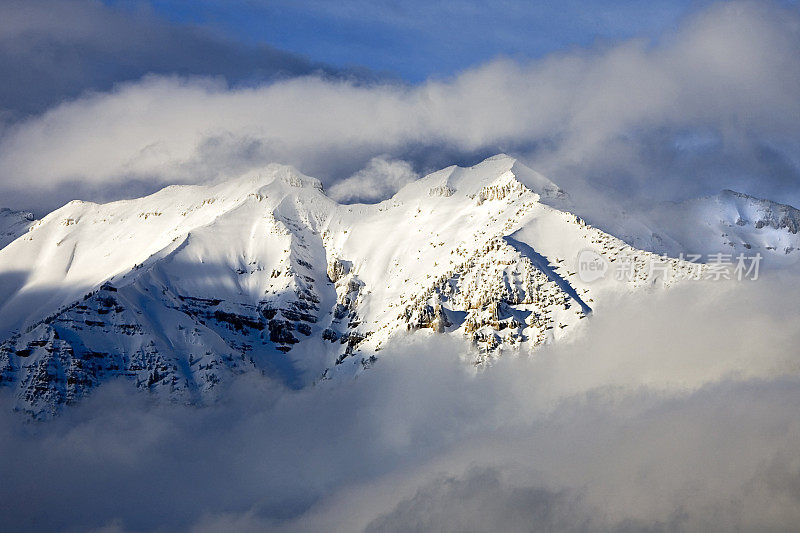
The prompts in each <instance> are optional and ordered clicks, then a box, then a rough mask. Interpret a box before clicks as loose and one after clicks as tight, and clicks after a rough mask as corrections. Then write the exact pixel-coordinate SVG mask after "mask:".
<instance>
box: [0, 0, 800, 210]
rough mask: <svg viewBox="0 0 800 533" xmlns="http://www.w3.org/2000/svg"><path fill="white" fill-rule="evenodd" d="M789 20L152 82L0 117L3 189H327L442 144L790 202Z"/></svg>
mask: <svg viewBox="0 0 800 533" xmlns="http://www.w3.org/2000/svg"><path fill="white" fill-rule="evenodd" d="M798 28H800V17H798V14H797V11H796V10H793V9H789V8H784V7H777V6H776V5H773V4H769V3H724V4H719V5H715V6H713V7H711V8H710V9H709V10H707V11H705V12H703V13H701V14H699V15H697V16H695V17H694V18H692V19H690V20H688V21H686V23H685V24H684V25H683V26H682V27H681V28H680V29H679V30H678V31H676V32H675V33H673V34H669V35H665V36H663V37H662V39H661V40H660V41H659V42H658V43H656V44H652V43H648V42H644V41H639V40H633V41H628V42H623V43H620V44H617V45H613V46H607V47H599V48H597V49H594V50H579V51H575V52H570V53H562V54H555V55H552V56H548V57H546V58H544V59H542V60H539V61H534V62H531V63H525V64H520V63H515V62H511V61H506V60H498V61H495V62H492V63H489V64H487V65H484V66H482V67H479V68H476V69H473V70H470V71H467V72H464V73H462V74H461V75H459V76H457V77H456V78H454V79H452V80H447V81H431V82H428V83H425V84H422V85H420V86H415V87H407V86H401V85H392V84H372V85H370V84H354V83H349V82H344V81H329V80H323V79H320V78H315V77H308V78H297V79H293V80H288V81H282V82H278V83H274V84H270V85H264V86H260V87H255V88H229V87H227V86H226V85H224V84H223V83H220V82H215V81H209V80H197V79H180V78H174V77H173V78H158V77H149V78H146V79H144V80H142V81H140V82H137V83H131V84H126V85H122V86H119V87H118V88H117V89H116V90H114V91H112V92H111V93H101V94H95V95H90V96H87V97H84V98H82V99H79V100H77V101H74V102H70V103H66V104H63V105H61V106H59V107H57V108H54V109H52V110H50V111H48V112H47V113H45V114H43V115H42V116H40V117H36V118H33V119H31V120H29V121H27V122H23V123H20V124H17V125H15V126H13V127H11V128H10V129H9V130H8V131H6V133H5V135H4V136H3V138H2V140H0V179H1V180H2V188H3V189H5V190H6V191H9V192H8V194H11V193H13V192H14V191H20V190H28V189H30V188H31V187H34V188H42V189H45V190H47V189H48V188H52V187H54V186H58V185H62V186H63V185H64V184H66V183H70V182H75V181H77V182H80V183H84V184H90V185H91V184H93V185H94V186H97V187H101V186H102V187H106V188H108V187H110V186H113V185H112V184H119V183H121V182H126V180H130V179H133V178H136V179H140V180H155V181H159V182H162V183H166V182H186V181H189V182H195V181H204V180H209V179H216V178H219V177H224V176H229V175H232V174H236V173H238V172H241V171H243V170H246V169H248V168H251V167H254V166H258V165H262V164H264V163H266V162H269V161H280V162H285V163H292V164H294V165H296V166H298V167H299V168H300V169H301V170H303V171H304V172H306V173H309V174H312V175H318V176H320V177H321V178H323V179H324V180H325V181H326V182H327V185H328V186H329V187H330V186H331V185H332V183H333V181H334V180H335V179H337V178H338V179H340V178H341V177H343V176H347V175H351V174H352V173H353V171H355V170H357V168H359V167H360V166H363V165H365V164H366V163H367V162H368V161H369V160H370V159H371V158H372V157H376V156H378V155H381V154H384V155H385V156H386V157H389V158H400V159H411V160H413V154H414V152H415V147H420V146H440V147H442V150H443V151H448V150H449V151H450V152H453V151H455V152H456V153H461V154H474V153H478V152H480V153H486V152H487V151H488V152H498V151H516V152H519V153H523V154H525V155H526V157H528V158H529V162H530V163H531V164H532V165H533V166H535V167H537V168H538V169H539V170H541V171H543V172H545V173H547V174H550V175H551V176H552V177H553V179H555V180H556V181H557V182H560V184H562V185H563V186H565V187H566V188H568V189H572V190H573V191H575V190H576V189H580V188H581V187H582V186H583V184H582V182H583V181H585V180H587V179H589V180H590V181H593V182H594V184H595V185H596V186H598V187H605V186H609V185H613V187H611V188H616V189H624V190H625V195H626V196H632V195H633V196H635V195H636V194H638V193H641V192H642V191H645V192H651V193H653V192H655V193H656V194H657V195H660V196H667V197H668V196H669V195H670V194H672V195H680V194H687V193H694V192H698V191H700V192H707V191H706V189H708V188H709V187H711V188H712V189H715V188H720V187H722V186H731V187H736V186H737V185H742V186H743V187H744V188H746V189H747V191H749V192H753V193H756V194H769V193H772V192H774V193H775V194H779V195H781V197H780V198H776V199H778V200H781V199H783V200H785V201H793V200H794V199H795V198H798V196H797V195H798V194H800V193H798V191H797V189H798V187H797V184H798V183H797V182H798V181H800V178H798V176H800V174H798V171H797V167H798V165H797V163H798V155H797V154H798V153H800V150H798V148H800V147H798V143H797V139H798V138H799V137H800V125H798V122H797V121H796V120H795V119H794V117H795V116H798V115H800V98H799V97H800V94H799V93H798V91H799V89H798V87H797V84H796V80H797V79H798V78H800V59H798V56H797V54H796V50H797V49H798V47H800V29H798ZM691 131H701V132H703V133H704V134H705V135H707V136H709V137H710V138H712V139H714V140H715V142H714V143H708V144H706V145H704V147H701V148H702V149H700V148H697V149H694V150H687V149H686V145H685V143H684V144H680V143H677V142H676V139H680V138H682V137H681V136H684V137H685V135H686V134H687V132H691ZM709 147H711V148H709ZM409 153H410V154H411V156H412V157H406V156H407V155H408V154H409ZM347 169H349V170H347ZM418 170H423V169H418ZM337 172H338V174H337ZM665 178H669V179H665Z"/></svg>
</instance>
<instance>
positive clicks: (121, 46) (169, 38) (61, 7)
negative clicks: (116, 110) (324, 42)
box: [0, 0, 333, 120]
mask: <svg viewBox="0 0 800 533" xmlns="http://www.w3.org/2000/svg"><path fill="white" fill-rule="evenodd" d="M312 72H327V73H331V74H332V73H333V70H332V69H328V68H326V67H325V66H324V65H322V64H320V63H315V62H313V61H311V60H310V59H308V58H305V57H303V56H299V55H297V54H293V53H289V52H284V51H281V50H277V49H275V48H272V47H270V46H266V45H252V46H250V45H245V44H242V43H239V42H235V41H233V40H230V39H228V38H226V37H224V36H222V35H221V34H218V33H214V32H212V31H210V30H207V29H203V28H200V27H193V26H188V25H176V24H170V23H168V22H165V21H163V20H161V19H159V18H158V17H156V16H155V15H154V14H153V13H152V12H151V11H149V10H147V9H146V8H144V7H142V8H138V9H137V8H135V7H132V8H131V9H127V10H126V9H122V8H112V7H108V6H105V5H103V4H102V3H100V2H95V1H85V0H9V1H5V2H2V3H0V73H3V77H4V81H3V83H2V84H0V113H4V114H5V119H6V120H10V119H17V118H20V117H22V116H25V115H26V114H31V113H38V112H41V111H43V110H45V109H46V108H48V107H51V106H53V105H55V104H58V103H60V102H62V101H65V100H68V99H72V98H75V97H76V96H78V95H80V94H81V93H83V92H84V91H87V90H95V91H107V90H108V89H110V88H111V87H112V86H113V84H114V83H117V82H121V81H128V80H134V79H139V78H141V77H142V76H143V75H145V74H147V73H157V74H158V73H160V74H178V75H183V76H192V75H204V76H223V77H225V78H226V79H228V80H230V81H232V82H243V83H256V82H263V81H265V80H271V79H276V78H280V77H291V76H297V75H302V74H309V73H312ZM0 118H3V114H0Z"/></svg>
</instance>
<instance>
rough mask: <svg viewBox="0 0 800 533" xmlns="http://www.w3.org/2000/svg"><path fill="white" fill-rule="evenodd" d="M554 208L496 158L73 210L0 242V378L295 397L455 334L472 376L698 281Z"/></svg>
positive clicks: (530, 177) (29, 396)
mask: <svg viewBox="0 0 800 533" xmlns="http://www.w3.org/2000/svg"><path fill="white" fill-rule="evenodd" d="M564 198H565V193H564V192H563V191H562V190H561V189H559V188H558V187H557V186H556V185H555V184H553V183H552V182H550V181H549V180H547V179H546V178H544V177H543V176H541V175H540V174H537V173H536V172H534V171H532V170H531V169H529V168H527V167H525V166H524V165H522V164H520V163H519V162H517V161H515V160H514V159H513V158H510V157H508V156H504V155H500V156H495V157H493V158H490V159H487V160H486V161H484V162H482V163H480V164H478V165H476V166H473V167H470V168H460V167H455V166H453V167H448V168H446V169H443V170H440V171H438V172H435V173H433V174H430V175H428V176H426V177H424V178H422V179H420V180H418V181H416V182H414V183H411V184H409V185H407V186H406V187H404V188H403V189H402V190H400V191H399V192H398V193H397V194H396V195H394V196H393V197H392V198H391V199H389V200H386V201H384V202H381V203H379V204H374V205H361V204H359V205H340V204H338V203H336V202H334V201H333V200H331V199H330V198H328V197H327V196H326V195H325V193H324V191H323V190H322V187H321V185H320V182H319V181H318V180H316V179H313V178H310V177H308V176H304V175H302V174H300V173H299V172H298V171H296V170H295V169H293V168H291V167H286V166H279V165H273V166H269V167H267V168H264V169H262V170H260V171H259V172H254V173H249V174H247V175H244V176H241V177H239V178H237V179H234V180H231V181H227V182H225V183H221V184H218V185H213V186H172V187H167V188H165V189H163V190H161V191H159V192H157V193H155V194H153V195H150V196H147V197H144V198H139V199H134V200H125V201H119V202H113V203H109V204H102V205H99V204H94V203H89V202H80V201H74V202H70V203H69V204H67V205H65V206H64V207H62V208H60V209H58V210H56V211H54V212H52V213H50V214H49V215H47V216H46V217H44V218H43V219H41V220H39V221H36V222H34V223H32V225H31V226H30V228H29V231H27V232H26V233H24V234H23V235H21V236H19V237H18V238H16V239H15V240H14V241H13V242H11V243H10V244H8V245H7V246H5V247H3V248H2V250H0V342H1V343H2V344H0V384H2V385H5V386H8V387H11V388H12V389H13V391H14V394H15V395H16V398H17V406H18V408H19V409H20V410H23V411H26V412H29V413H31V414H33V415H36V416H40V415H47V414H51V413H54V412H56V411H57V410H58V409H59V408H60V407H61V406H63V405H65V404H69V403H72V402H75V401H77V400H78V399H80V398H81V397H82V396H83V395H85V394H86V393H88V392H89V391H91V390H92V389H93V388H95V387H96V386H98V385H100V384H101V383H102V382H104V381H105V380H107V379H111V378H117V377H126V378H127V379H129V380H130V381H131V383H133V384H135V386H137V387H139V388H140V389H146V390H149V391H152V392H154V393H156V394H161V395H165V396H168V397H170V398H173V399H178V400H182V401H186V402H205V401H208V400H211V399H213V398H214V397H215V395H216V394H217V391H218V390H219V387H218V385H219V384H220V383H221V382H223V381H224V380H226V379H228V378H229V377H230V376H231V375H234V374H239V373H244V372H253V371H255V372H265V373H269V374H272V375H274V376H276V377H278V378H280V379H282V380H283V381H284V382H285V383H287V384H289V385H290V386H293V387H303V386H306V385H308V384H310V383H313V382H314V381H316V380H319V379H328V378H335V377H336V376H337V375H352V374H353V373H358V372H361V371H362V370H363V369H365V368H368V367H369V366H370V365H372V364H373V363H374V362H375V361H376V360H377V357H378V356H379V355H380V351H381V349H382V348H384V347H385V346H386V345H387V344H388V343H389V342H391V341H392V339H394V338H396V337H400V336H403V335H409V334H414V335H425V334H450V335H455V336H459V337H463V338H465V339H467V340H469V341H471V342H472V343H473V344H474V346H475V350H474V362H475V363H478V364H480V363H482V362H485V361H487V360H489V359H491V358H492V357H496V356H497V355H499V354H502V353H504V352H509V351H516V350H520V349H528V348H530V347H535V346H537V345H540V344H543V343H548V342H552V341H557V340H559V339H561V338H562V337H565V336H567V335H569V334H570V333H571V332H572V331H573V330H575V329H577V328H580V327H581V325H582V324H583V322H584V321H583V319H585V318H586V317H587V316H588V315H589V314H590V313H591V312H592V311H593V310H594V312H602V309H603V305H604V302H606V301H607V298H608V296H609V295H610V294H612V293H619V292H628V291H633V290H638V289H641V288H646V287H649V288H653V287H656V288H661V287H665V286H669V285H670V284H672V283H675V282H678V281H681V280H684V279H690V278H696V277H697V276H698V275H699V273H700V272H701V271H702V268H703V267H702V265H695V264H689V263H687V262H684V261H681V260H678V259H675V258H671V259H667V258H661V257H659V256H656V255H654V254H652V253H650V252H647V251H642V250H638V249H635V248H633V247H631V246H629V245H628V244H626V243H625V242H623V241H622V240H620V239H618V238H615V237H613V236H611V235H610V234H609V233H606V232H604V231H601V230H600V229H598V228H596V227H593V226H591V225H588V224H586V223H585V222H584V221H583V220H582V219H581V218H579V217H577V216H576V215H574V214H572V213H570V212H567V211H562V210H559V209H556V208H554V207H552V206H551V205H547V204H552V205H558V204H559V202H561V203H563V201H564ZM734 198H735V199H734V200H733V201H734V202H739V201H740V200H741V202H744V204H746V205H750V204H749V203H748V202H749V201H750V200H749V199H747V198H744V199H741V198H740V197H738V196H734ZM738 205H739V204H737V206H738ZM725 213H727V211H725ZM744 213H745V215H744V217H743V218H742V220H744V221H745V222H746V223H745V225H737V226H736V227H737V228H744V227H746V225H747V224H752V225H753V231H755V232H762V233H764V231H765V230H766V229H767V227H769V229H770V231H771V230H772V229H774V231H775V232H776V233H774V235H773V233H770V234H769V235H770V236H771V237H769V239H771V238H773V237H774V238H780V239H783V238H784V237H785V235H784V233H786V234H788V235H791V238H794V237H795V236H796V229H797V226H796V225H793V226H791V227H789V225H788V224H789V222H787V221H790V220H797V219H796V218H792V217H794V216H795V215H794V211H792V212H788V211H787V213H789V214H787V215H786V216H787V217H788V218H786V220H784V218H782V217H779V218H777V219H775V224H774V225H773V224H772V220H773V219H767V218H763V217H762V218H758V217H756V216H755V214H753V212H750V211H745V212H744ZM758 213H760V211H759V212H758ZM740 214H741V212H740ZM759 216H760V215H759ZM767 220H769V222H767ZM762 222H763V224H762ZM784 222H786V224H784ZM793 223H794V222H793ZM794 224H796V223H794ZM787 230H788V231H787ZM709 231H710V230H709ZM759 235H760V234H759ZM748 238H749V239H750V241H751V242H753V243H756V240H755V239H753V238H750V237H748ZM786 238H790V237H786ZM769 239H768V238H766V237H765V239H764V240H761V241H758V244H759V245H760V246H766V245H767V244H768V243H769V242H772V241H770V240H769ZM776 242H777V241H776ZM587 249H588V250H593V251H594V252H595V253H599V254H602V255H603V256H605V257H607V258H609V259H610V261H611V262H613V261H614V260H615V258H616V257H618V256H619V255H620V254H622V255H624V256H627V257H628V258H630V259H631V261H632V264H635V266H636V267H637V268H636V269H635V273H634V274H633V275H631V276H630V277H624V278H621V279H615V277H614V276H610V275H607V276H604V277H603V276H600V277H599V279H593V278H594V277H595V276H590V277H586V276H581V275H579V274H578V261H579V259H578V258H579V256H581V252H582V251H583V250H587ZM609 264H610V263H607V264H606V267H608V265H609ZM654 264H658V265H661V266H662V267H663V268H659V269H653V268H648V265H654Z"/></svg>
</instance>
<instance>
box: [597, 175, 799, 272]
mask: <svg viewBox="0 0 800 533" xmlns="http://www.w3.org/2000/svg"><path fill="white" fill-rule="evenodd" d="M592 222H594V223H595V224H597V225H599V226H600V227H602V228H603V229H605V230H606V231H608V232H609V233H612V234H614V235H616V236H618V237H620V238H621V239H623V240H625V241H626V242H628V243H630V244H631V245H633V246H635V247H637V248H641V249H643V250H649V251H652V252H656V253H664V254H668V255H670V256H678V255H679V254H681V253H684V254H702V255H704V256H708V254H713V253H723V254H733V255H738V254H747V255H751V254H756V253H760V254H761V255H762V256H763V257H764V261H763V263H764V265H765V266H767V267H769V266H785V265H790V264H796V263H798V262H800V233H798V230H800V210H798V209H795V208H794V207H792V206H789V205H784V204H779V203H777V202H772V201H770V200H765V199H761V198H756V197H754V196H749V195H746V194H742V193H738V192H735V191H731V190H724V191H722V192H720V193H719V194H717V195H714V196H710V197H705V198H697V199H693V200H687V201H685V202H681V203H669V204H661V205H658V206H655V207H654V208H652V209H650V210H647V211H642V212H636V213H620V212H618V211H615V210H614V209H613V208H609V210H608V211H607V213H606V214H605V215H604V216H599V217H593V218H592Z"/></svg>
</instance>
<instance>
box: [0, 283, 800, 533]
mask: <svg viewBox="0 0 800 533" xmlns="http://www.w3.org/2000/svg"><path fill="white" fill-rule="evenodd" d="M797 281H798V280H797V278H796V276H795V275H793V274H788V273H786V272H775V273H774V274H771V275H770V276H767V277H763V278H762V279H760V280H758V281H752V282H749V283H744V282H743V283H735V282H730V283H713V282H707V283H706V282H691V283H687V284H684V285H683V286H678V287H675V288H674V289H672V290H670V291H663V292H656V293H651V294H639V295H631V296H627V297H621V298H620V299H619V300H617V301H615V302H613V303H609V304H607V305H606V307H605V308H604V310H603V313H597V314H596V316H593V317H591V318H590V320H589V321H587V323H585V326H584V330H583V331H582V332H581V334H580V335H576V336H574V337H572V339H573V340H571V341H567V342H564V343H559V344H557V345H548V346H544V347H542V348H541V349H538V350H535V351H533V352H531V353H518V354H516V355H515V354H514V353H513V352H510V353H506V354H505V355H504V356H503V357H502V358H500V359H499V360H497V361H496V362H495V363H493V364H492V365H490V366H488V367H483V368H480V369H477V370H476V369H475V368H474V367H473V366H471V365H470V364H468V362H469V361H470V357H471V355H470V350H469V348H468V347H467V346H466V345H465V344H463V343H462V342H460V341H458V340H454V339H446V338H441V337H437V336H426V335H419V334H418V335H412V336H410V337H409V338H407V339H405V340H403V339H400V340H398V342H397V343H395V344H394V347H393V348H389V349H387V350H385V351H382V352H381V358H380V359H379V361H378V363H377V364H376V365H375V366H374V368H373V369H371V370H369V371H367V372H365V373H364V374H362V375H360V376H359V377H358V378H356V379H354V380H352V381H350V380H348V381H346V382H342V381H338V382H337V381H334V382H325V381H323V382H320V383H318V384H317V385H315V386H313V387H310V388H308V389H304V390H300V391H296V390H288V389H285V388H283V386H281V385H280V384H278V383H276V382H272V381H270V380H268V379H267V378H263V377H256V376H244V377H242V378H240V379H239V380H237V381H235V382H233V383H232V384H231V385H230V388H229V389H228V390H226V391H225V394H222V395H221V396H220V397H221V398H222V399H221V400H220V402H219V403H218V404H215V405H212V406H209V407H205V408H197V407H191V406H184V405H178V404H174V403H163V402H156V401H155V399H152V398H149V397H148V395H147V394H142V393H141V392H137V391H136V390H135V387H134V386H133V385H132V384H131V383H128V382H125V381H119V382H116V383H112V384H110V385H105V386H103V387H101V388H100V389H99V390H98V391H97V392H96V393H94V394H92V395H91V396H89V397H88V398H86V399H85V400H84V401H82V402H81V403H80V404H79V405H77V406H73V407H72V408H70V409H68V410H66V411H65V413H64V414H63V415H62V416H60V417H59V418H57V419H55V420H52V421H49V422H44V423H26V422H24V421H23V420H22V419H21V417H19V415H16V414H14V413H12V412H11V410H10V407H9V406H8V405H7V400H6V399H4V400H3V404H4V406H0V407H2V409H0V416H2V418H3V419H2V421H1V422H2V423H1V424H0V427H1V428H2V429H0V451H1V452H2V454H1V455H0V457H2V459H0V476H2V479H3V480H4V482H3V484H2V486H0V502H2V504H0V508H1V509H2V515H3V516H4V519H5V525H6V527H9V528H11V529H26V530H52V529H65V528H67V526H69V527H71V528H72V529H74V530H87V529H92V528H104V529H103V530H111V531H114V530H119V531H127V530H176V529H177V530H185V531H189V530H194V531H219V530H237V531H247V530H253V531H263V530H269V531H272V530H274V531H359V530H367V531H431V530H437V531H485V530H504V531H544V530H562V531H564V530H566V531H578V530H581V531H585V530H597V531H623V530H637V531H641V530H652V531H674V530H705V531H727V530H731V529H739V530H744V531H748V530H750V531H756V530H764V529H776V530H789V529H791V528H792V527H793V526H794V525H796V524H797V523H798V520H800V514H799V512H798V509H800V505H798V503H800V501H799V500H800V491H799V490H798V487H800V463H798V460H797V457H800V453H798V452H800V415H798V412H797V409H796V408H795V406H796V405H797V404H798V401H800V373H799V372H798V371H799V370H800V366H799V365H798V363H797V346H798V342H800V324H798V323H797V321H793V320H791V319H787V318H789V317H791V316H793V314H794V313H795V309H796V301H797V297H798V296H799V294H798V291H797V290H796V289H795V288H796V287H798V286H800V285H798V284H797ZM642 309H646V310H647V312H642Z"/></svg>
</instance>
